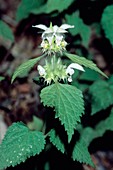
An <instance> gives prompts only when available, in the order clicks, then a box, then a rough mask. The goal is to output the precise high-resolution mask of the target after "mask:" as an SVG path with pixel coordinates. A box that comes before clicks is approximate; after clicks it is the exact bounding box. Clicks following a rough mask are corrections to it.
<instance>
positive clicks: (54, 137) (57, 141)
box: [49, 129, 65, 153]
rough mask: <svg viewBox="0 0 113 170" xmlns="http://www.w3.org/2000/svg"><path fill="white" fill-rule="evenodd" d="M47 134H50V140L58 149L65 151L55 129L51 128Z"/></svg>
mask: <svg viewBox="0 0 113 170" xmlns="http://www.w3.org/2000/svg"><path fill="white" fill-rule="evenodd" d="M49 136H50V138H49V139H50V142H51V143H52V144H53V145H54V146H55V147H56V148H57V149H58V150H60V151H61V152H62V153H64V152H65V147H64V144H63V142H62V141H61V139H60V137H59V136H58V135H57V134H56V132H55V130H54V129H52V130H51V131H50V132H49Z"/></svg>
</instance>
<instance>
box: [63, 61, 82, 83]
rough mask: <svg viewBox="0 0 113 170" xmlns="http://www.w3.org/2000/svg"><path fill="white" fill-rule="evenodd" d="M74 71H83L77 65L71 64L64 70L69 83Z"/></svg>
mask: <svg viewBox="0 0 113 170" xmlns="http://www.w3.org/2000/svg"><path fill="white" fill-rule="evenodd" d="M74 69H77V70H80V71H85V70H84V68H83V67H82V66H81V65H79V64H77V63H71V64H70V65H69V66H68V67H67V69H66V74H68V75H69V77H68V81H69V82H72V75H73V74H74Z"/></svg>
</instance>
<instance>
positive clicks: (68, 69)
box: [66, 67, 74, 75]
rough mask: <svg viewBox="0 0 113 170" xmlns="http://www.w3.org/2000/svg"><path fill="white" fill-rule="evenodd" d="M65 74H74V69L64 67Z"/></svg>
mask: <svg viewBox="0 0 113 170" xmlns="http://www.w3.org/2000/svg"><path fill="white" fill-rule="evenodd" d="M66 74H69V75H73V74H74V69H72V68H70V67H68V68H67V69H66Z"/></svg>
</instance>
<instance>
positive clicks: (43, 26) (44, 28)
mask: <svg viewBox="0 0 113 170" xmlns="http://www.w3.org/2000/svg"><path fill="white" fill-rule="evenodd" d="M32 27H36V28H39V29H42V30H47V27H46V26H45V25H43V24H39V25H32Z"/></svg>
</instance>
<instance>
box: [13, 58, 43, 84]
mask: <svg viewBox="0 0 113 170" xmlns="http://www.w3.org/2000/svg"><path fill="white" fill-rule="evenodd" d="M42 57H44V55H43V56H40V57H38V58H34V59H30V60H28V61H26V62H24V63H23V64H21V65H20V66H19V67H18V68H17V69H16V70H15V72H14V74H13V76H12V79H11V82H13V81H14V80H15V78H16V77H18V76H21V75H23V74H26V73H28V71H30V69H31V68H32V67H33V66H34V65H35V64H36V63H37V62H38V61H39V60H40V59H41V58H42Z"/></svg>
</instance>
